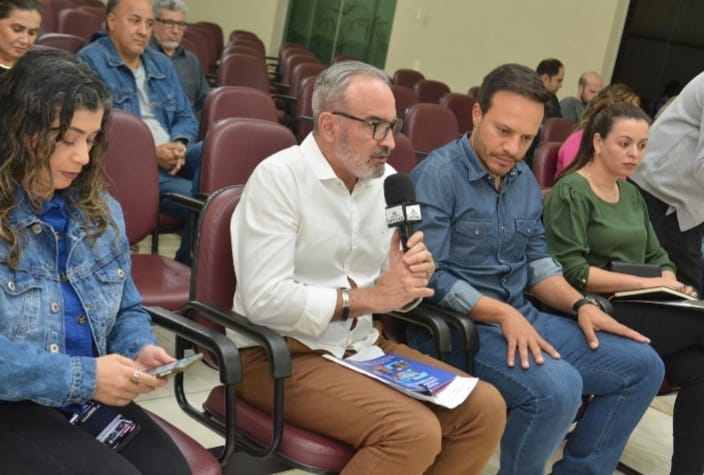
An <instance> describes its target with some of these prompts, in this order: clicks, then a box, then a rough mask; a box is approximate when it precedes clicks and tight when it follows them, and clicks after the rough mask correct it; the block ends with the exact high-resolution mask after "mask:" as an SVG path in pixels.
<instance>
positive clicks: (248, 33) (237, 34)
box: [227, 30, 259, 43]
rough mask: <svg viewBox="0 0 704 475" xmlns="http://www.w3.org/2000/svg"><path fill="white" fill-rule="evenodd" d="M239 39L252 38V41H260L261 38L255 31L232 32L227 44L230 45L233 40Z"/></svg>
mask: <svg viewBox="0 0 704 475" xmlns="http://www.w3.org/2000/svg"><path fill="white" fill-rule="evenodd" d="M237 37H239V38H251V39H259V36H257V34H256V33H254V32H253V31H248V30H232V31H231V32H230V36H229V37H228V39H227V42H228V43H230V42H232V40H234V39H236V38H237Z"/></svg>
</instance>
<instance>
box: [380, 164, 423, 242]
mask: <svg viewBox="0 0 704 475" xmlns="http://www.w3.org/2000/svg"><path fill="white" fill-rule="evenodd" d="M384 199H386V224H387V225H388V226H389V227H390V228H399V229H400V230H401V245H402V246H403V251H404V252H406V251H407V250H408V245H407V244H406V241H408V238H409V237H410V236H411V234H412V233H413V229H412V226H413V223H420V222H421V221H422V220H423V217H422V216H421V213H420V205H419V204H418V203H416V189H415V188H414V187H413V182H412V181H411V177H410V175H408V174H407V173H396V174H394V175H389V176H387V177H386V180H384Z"/></svg>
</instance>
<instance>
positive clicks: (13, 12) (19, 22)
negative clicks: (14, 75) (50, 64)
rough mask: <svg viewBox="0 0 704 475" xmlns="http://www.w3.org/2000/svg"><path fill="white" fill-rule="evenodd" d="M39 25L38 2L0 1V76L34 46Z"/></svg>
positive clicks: (24, 0) (36, 0)
mask: <svg viewBox="0 0 704 475" xmlns="http://www.w3.org/2000/svg"><path fill="white" fill-rule="evenodd" d="M41 23H42V4H41V1H40V0H0V75H2V74H4V73H5V72H6V71H7V70H8V69H10V68H11V67H12V66H13V65H14V64H15V63H16V62H17V60H19V59H20V58H21V57H22V56H24V55H25V54H26V53H27V51H29V49H30V48H31V47H32V45H34V42H35V41H37V36H38V35H39V28H40V27H41Z"/></svg>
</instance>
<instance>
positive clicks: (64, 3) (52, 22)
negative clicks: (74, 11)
mask: <svg viewBox="0 0 704 475" xmlns="http://www.w3.org/2000/svg"><path fill="white" fill-rule="evenodd" d="M77 6H79V2H77V1H75V0H44V3H43V5H42V8H43V13H42V22H41V31H43V32H44V33H57V30H56V28H57V26H58V23H59V12H60V11H61V10H63V9H64V8H74V7H77Z"/></svg>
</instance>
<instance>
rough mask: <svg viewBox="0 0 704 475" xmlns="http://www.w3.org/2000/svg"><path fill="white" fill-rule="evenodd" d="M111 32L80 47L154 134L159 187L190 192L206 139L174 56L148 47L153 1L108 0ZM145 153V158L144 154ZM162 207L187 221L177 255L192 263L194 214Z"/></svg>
mask: <svg viewBox="0 0 704 475" xmlns="http://www.w3.org/2000/svg"><path fill="white" fill-rule="evenodd" d="M105 10H106V18H105V25H106V29H107V32H108V35H107V36H104V37H102V38H100V39H98V40H96V41H94V42H93V43H90V44H88V45H86V46H84V47H83V48H82V49H81V50H80V51H79V52H78V57H79V58H81V60H83V61H84V62H85V63H86V64H87V65H88V66H89V67H90V68H91V69H92V70H93V71H95V72H96V73H97V74H98V76H100V78H101V79H102V80H103V82H105V84H106V85H107V86H108V88H109V89H110V93H111V95H112V100H113V104H114V106H115V107H116V108H117V109H122V110H125V111H127V112H131V113H133V114H135V115H137V116H139V117H141V118H142V120H144V122H145V123H146V124H147V126H148V127H149V130H150V131H151V132H152V135H153V136H154V143H155V144H156V154H157V156H156V161H157V163H158V166H159V191H160V192H161V193H178V194H181V195H186V196H191V195H192V194H194V193H195V192H196V191H197V188H198V182H199V180H200V178H199V176H200V160H201V150H202V145H203V144H202V142H198V143H196V142H195V140H196V136H197V134H198V123H197V122H196V118H195V116H194V115H193V110H192V109H191V105H190V103H189V102H188V98H187V97H186V95H185V94H184V93H183V89H181V85H180V83H179V80H178V76H177V74H176V70H175V69H174V66H173V64H172V63H171V61H170V60H169V59H168V58H167V57H166V56H164V55H163V54H161V53H158V52H156V51H154V50H153V49H152V48H148V47H147V46H148V45H149V38H150V35H151V31H152V26H153V25H154V13H153V11H152V6H151V4H150V3H149V0H108V3H107V6H106V9H105ZM145 158H146V157H145ZM162 211H163V212H164V213H166V214H169V215H171V216H173V217H175V218H177V219H179V220H181V221H183V222H184V223H186V225H185V226H184V233H183V236H182V237H181V247H180V248H179V250H178V251H177V253H176V259H177V260H179V261H181V262H183V263H186V264H190V261H191V256H190V253H191V250H190V233H189V232H188V231H189V226H188V220H189V219H190V213H189V212H188V210H186V209H185V208H183V207H182V206H178V205H177V204H175V203H172V202H170V201H168V200H166V201H163V202H162Z"/></svg>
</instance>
